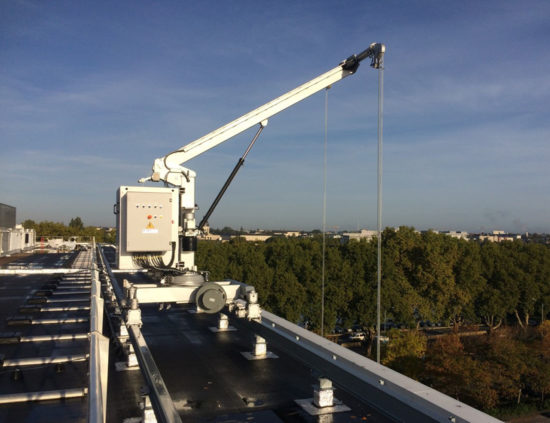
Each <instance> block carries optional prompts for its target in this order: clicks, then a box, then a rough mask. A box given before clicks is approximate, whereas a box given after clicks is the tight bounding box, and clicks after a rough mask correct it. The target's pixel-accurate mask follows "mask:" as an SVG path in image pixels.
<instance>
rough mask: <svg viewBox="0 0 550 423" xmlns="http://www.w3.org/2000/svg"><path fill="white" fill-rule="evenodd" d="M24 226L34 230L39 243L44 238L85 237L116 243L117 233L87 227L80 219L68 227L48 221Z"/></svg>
mask: <svg viewBox="0 0 550 423" xmlns="http://www.w3.org/2000/svg"><path fill="white" fill-rule="evenodd" d="M22 225H23V227H24V228H25V229H34V231H35V233H36V240H37V241H40V238H42V237H43V238H48V237H53V236H62V237H70V236H84V237H95V240H96V242H105V243H114V242H115V238H116V234H115V231H109V230H107V229H104V228H102V229H97V227H95V226H85V225H84V222H83V221H82V219H81V218H80V217H74V218H72V219H71V220H70V222H69V224H68V225H65V224H64V223H62V222H51V221H48V220H44V221H42V222H35V221H34V220H32V219H27V220H25V221H24V222H23V223H22Z"/></svg>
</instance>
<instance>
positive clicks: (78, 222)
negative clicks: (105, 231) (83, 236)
mask: <svg viewBox="0 0 550 423" xmlns="http://www.w3.org/2000/svg"><path fill="white" fill-rule="evenodd" d="M69 228H71V229H72V230H74V231H75V232H79V231H82V230H83V229H84V223H82V219H80V217H74V218H72V219H71V221H70V222H69ZM75 235H76V233H75Z"/></svg>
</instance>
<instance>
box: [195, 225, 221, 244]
mask: <svg viewBox="0 0 550 423" xmlns="http://www.w3.org/2000/svg"><path fill="white" fill-rule="evenodd" d="M199 239H204V240H207V241H221V240H222V237H221V235H216V234H211V233H210V226H208V224H206V225H204V227H203V229H202V234H200V235H199Z"/></svg>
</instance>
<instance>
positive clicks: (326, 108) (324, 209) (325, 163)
mask: <svg viewBox="0 0 550 423" xmlns="http://www.w3.org/2000/svg"><path fill="white" fill-rule="evenodd" d="M329 88H330V87H327V88H326V89H325V140H324V145H323V153H324V154H323V248H322V260H321V336H325V252H326V233H327V163H328V161H327V140H328V90H329Z"/></svg>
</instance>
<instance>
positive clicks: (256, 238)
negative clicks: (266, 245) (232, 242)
mask: <svg viewBox="0 0 550 423" xmlns="http://www.w3.org/2000/svg"><path fill="white" fill-rule="evenodd" d="M271 237H272V236H271V235H262V234H244V235H232V236H231V238H242V239H244V240H245V241H251V242H265V241H267V240H268V239H269V238H271Z"/></svg>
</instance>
